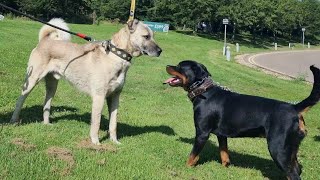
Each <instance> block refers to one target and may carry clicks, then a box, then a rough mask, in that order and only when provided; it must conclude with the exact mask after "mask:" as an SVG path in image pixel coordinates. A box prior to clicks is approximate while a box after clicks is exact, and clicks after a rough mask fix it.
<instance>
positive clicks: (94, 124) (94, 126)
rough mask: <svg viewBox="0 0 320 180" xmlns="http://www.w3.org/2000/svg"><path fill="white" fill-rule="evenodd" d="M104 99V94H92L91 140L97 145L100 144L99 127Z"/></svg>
mask: <svg viewBox="0 0 320 180" xmlns="http://www.w3.org/2000/svg"><path fill="white" fill-rule="evenodd" d="M104 99H105V96H102V95H93V96H92V112H91V127H90V137H91V142H92V143H93V144H96V145H100V142H99V129H100V121H101V113H102V108H103V105H104Z"/></svg>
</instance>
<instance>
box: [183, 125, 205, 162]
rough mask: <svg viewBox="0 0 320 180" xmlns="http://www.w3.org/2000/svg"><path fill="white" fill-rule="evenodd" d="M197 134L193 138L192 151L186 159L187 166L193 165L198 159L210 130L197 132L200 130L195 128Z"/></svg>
mask: <svg viewBox="0 0 320 180" xmlns="http://www.w3.org/2000/svg"><path fill="white" fill-rule="evenodd" d="M196 131H197V133H196V134H197V135H196V138H195V142H194V144H193V148H192V151H191V153H190V156H189V159H188V161H187V165H188V166H194V165H195V164H196V163H197V161H198V160H199V154H200V152H201V150H202V149H203V147H204V145H205V144H206V142H207V140H208V139H209V135H210V132H201V133H198V131H200V130H198V129H197V130H196Z"/></svg>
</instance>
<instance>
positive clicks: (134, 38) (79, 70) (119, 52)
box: [11, 19, 162, 144]
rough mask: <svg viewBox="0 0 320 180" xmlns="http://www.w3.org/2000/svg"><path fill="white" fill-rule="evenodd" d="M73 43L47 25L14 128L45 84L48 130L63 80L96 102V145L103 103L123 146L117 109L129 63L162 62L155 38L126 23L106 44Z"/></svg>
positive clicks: (111, 128)
mask: <svg viewBox="0 0 320 180" xmlns="http://www.w3.org/2000/svg"><path fill="white" fill-rule="evenodd" d="M49 23H51V24H54V25H56V26H59V27H62V28H64V29H67V30H68V27H67V24H66V23H65V22H64V21H63V20H62V19H52V20H51V21H50V22H49ZM69 41H70V35H69V34H67V33H65V32H62V31H60V30H57V29H55V28H52V27H50V26H47V25H45V26H43V27H42V29H41V30H40V32H39V44H38V45H37V47H36V48H34V49H33V51H32V52H31V55H30V58H29V63H28V68H27V75H26V79H25V83H24V85H23V89H22V93H21V96H20V97H19V99H18V101H17V104H16V108H15V111H14V113H13V115H12V118H11V122H18V121H19V114H20V111H21V108H22V106H23V103H24V101H25V99H26V98H27V96H28V94H29V93H30V92H31V90H32V89H33V87H34V86H35V85H36V84H37V83H38V82H39V81H40V80H41V79H42V78H44V79H45V83H46V97H45V102H44V108H43V122H44V124H49V115H50V108H51V101H52V98H53V97H54V95H55V92H56V89H57V85H58V80H59V79H60V77H64V78H65V79H67V80H68V81H69V82H71V83H72V84H73V85H74V86H76V87H77V88H78V89H80V90H81V91H84V92H86V93H88V94H89V95H91V97H92V114H91V129H90V137H91V141H92V143H94V144H100V143H99V138H98V131H99V128H100V120H101V113H102V108H103V105H104V101H105V100H107V104H108V109H109V119H110V124H109V132H110V139H111V141H113V142H115V143H119V142H118V140H117V133H116V129H117V109H118V106H119V95H120V92H121V90H122V88H123V85H124V83H125V77H126V73H127V71H128V68H129V67H130V65H131V63H130V60H131V58H129V57H131V56H133V57H137V56H140V55H142V54H147V55H149V56H159V55H160V53H161V51H162V50H161V48H160V47H159V46H158V45H157V44H156V43H155V41H154V39H153V32H152V31H151V30H150V29H149V28H148V27H147V26H146V25H144V24H143V23H142V22H139V21H138V20H133V21H130V22H128V23H127V25H125V27H124V28H122V29H121V30H120V31H119V32H118V33H116V34H114V35H113V37H112V39H111V41H108V42H104V43H89V44H86V45H78V44H74V43H71V42H69ZM128 58H129V60H128Z"/></svg>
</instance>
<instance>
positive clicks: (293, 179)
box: [268, 136, 301, 180]
mask: <svg viewBox="0 0 320 180" xmlns="http://www.w3.org/2000/svg"><path fill="white" fill-rule="evenodd" d="M291 137H292V136H291ZM287 138H288V136H287V137H281V138H279V137H275V138H274V139H275V140H270V139H268V148H269V152H270V154H271V157H272V159H273V160H274V161H275V163H276V164H277V165H278V167H279V168H280V169H281V170H282V171H284V172H285V173H286V175H287V178H288V179H290V180H300V179H301V178H300V174H301V168H300V167H299V164H298V162H297V158H296V154H297V147H296V146H295V145H293V144H290V142H289V144H288V142H285V141H286V140H287V141H288V139H287Z"/></svg>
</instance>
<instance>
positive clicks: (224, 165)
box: [221, 161, 231, 167]
mask: <svg viewBox="0 0 320 180" xmlns="http://www.w3.org/2000/svg"><path fill="white" fill-rule="evenodd" d="M221 164H222V166H223V167H229V165H230V164H231V163H230V161H226V162H222V163H221Z"/></svg>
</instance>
